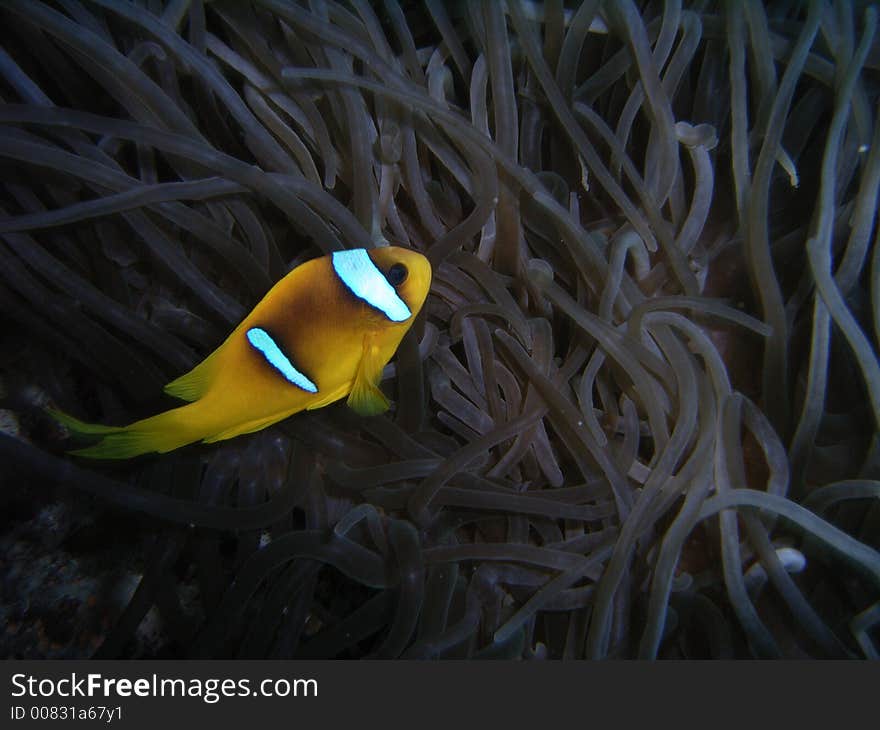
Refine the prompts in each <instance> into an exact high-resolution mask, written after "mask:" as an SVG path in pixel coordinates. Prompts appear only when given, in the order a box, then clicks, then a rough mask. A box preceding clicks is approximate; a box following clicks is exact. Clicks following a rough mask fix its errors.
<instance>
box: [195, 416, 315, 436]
mask: <svg viewBox="0 0 880 730" xmlns="http://www.w3.org/2000/svg"><path fill="white" fill-rule="evenodd" d="M300 410H302V409H300V408H295V409H294V410H292V411H285V412H283V413H275V414H274V415H271V416H266V417H265V418H257V419H255V420H253V421H247V422H246V423H237V424H235V426H233V427H232V428H227V429H226V430H225V431H221V432H219V433H215V434H213V435H211V436H206V437H205V438H203V439H202V442H203V443H206V444H213V443H215V442H217V441H225V440H226V439H231V438H234V437H235V436H241V435H243V434H246V433H253V432H254V431H259V430H261V429H264V428H266V427H267V426H271V425H272V424H273V423H278V421H283V420H284V419H285V418H287V417H288V416H292V415H293V414H294V413H297V412H298V411H300Z"/></svg>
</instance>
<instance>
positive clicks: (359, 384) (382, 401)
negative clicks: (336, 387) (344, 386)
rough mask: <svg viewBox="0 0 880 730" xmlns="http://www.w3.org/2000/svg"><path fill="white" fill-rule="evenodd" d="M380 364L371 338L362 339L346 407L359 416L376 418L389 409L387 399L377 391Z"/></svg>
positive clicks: (381, 367)
mask: <svg viewBox="0 0 880 730" xmlns="http://www.w3.org/2000/svg"><path fill="white" fill-rule="evenodd" d="M384 367H385V363H384V362H382V358H381V356H380V349H379V347H378V346H377V345H375V344H374V343H373V339H372V337H370V336H369V335H366V336H365V337H364V350H363V354H362V355H361V361H360V363H359V364H358V369H357V374H356V375H355V377H354V383H353V385H352V387H351V393H349V394H348V401H347V403H348V407H349V408H351V409H352V410H353V411H354V412H355V413H357V414H358V415H361V416H377V415H379V414H380V413H384V412H385V411H387V410H388V408H389V405H390V404H389V402H388V399H387V398H386V397H385V394H384V393H383V392H382V391H381V390H379V381H380V380H381V379H382V369H383V368H384Z"/></svg>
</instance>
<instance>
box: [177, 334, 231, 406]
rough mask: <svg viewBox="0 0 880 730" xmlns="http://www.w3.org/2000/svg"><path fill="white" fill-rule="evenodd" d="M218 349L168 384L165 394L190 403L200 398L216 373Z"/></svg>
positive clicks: (206, 390)
mask: <svg viewBox="0 0 880 730" xmlns="http://www.w3.org/2000/svg"><path fill="white" fill-rule="evenodd" d="M221 347H222V346H221ZM220 349H221V348H220V347H218V348H217V349H216V350H214V352H212V353H211V354H210V355H208V357H206V358H205V359H204V360H202V361H201V362H200V363H199V364H198V365H196V366H195V367H194V368H193V369H192V370H190V371H189V372H188V373H186V374H185V375H181V376H180V377H179V378H177V379H176V380H172V381H171V382H170V383H168V385H166V386H165V388H164V390H165V392H166V393H168V395H172V396H174V397H175V398H180V400H185V401H190V402H192V401H195V400H198V399H199V398H201V397H202V396H203V395H204V394H205V393H207V392H208V388H210V387H211V383H212V382H213V381H214V376H215V375H216V372H217V354H218V353H219V352H220Z"/></svg>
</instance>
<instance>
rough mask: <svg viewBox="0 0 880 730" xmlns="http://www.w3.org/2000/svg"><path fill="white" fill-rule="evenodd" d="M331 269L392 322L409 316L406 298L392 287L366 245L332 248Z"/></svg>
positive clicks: (403, 319)
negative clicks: (339, 249)
mask: <svg viewBox="0 0 880 730" xmlns="http://www.w3.org/2000/svg"><path fill="white" fill-rule="evenodd" d="M333 270H334V271H335V272H336V275H337V276H338V277H339V279H340V280H341V281H342V283H343V284H345V286H346V287H347V288H348V289H349V291H351V293H352V294H354V295H355V296H356V297H357V298H358V299H360V300H362V301H364V302H366V303H367V304H369V305H370V306H371V307H375V308H376V309H378V310H379V311H380V312H382V314H384V315H385V316H386V317H388V319H390V320H391V321H392V322H405V321H406V320H408V319H409V318H410V317H411V316H412V312H410V310H409V307H408V306H406V302H404V301H403V299H401V298H400V297H399V296H398V294H397V292H396V291H394V287H393V286H391V284H389V283H388V279H386V278H385V275H384V274H383V273H382V272H381V271H379V269H378V267H377V266H376V264H374V263H373V260H372V259H371V258H370V255H369V254H368V253H367V251H366V249H363V248H355V249H350V250H348V251H334V252H333Z"/></svg>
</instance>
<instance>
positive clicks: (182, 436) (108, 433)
mask: <svg viewBox="0 0 880 730" xmlns="http://www.w3.org/2000/svg"><path fill="white" fill-rule="evenodd" d="M195 405H196V404H190V405H186V406H181V407H180V408H172V409H171V410H169V411H165V412H163V413H159V414H158V415H155V416H151V417H150V418H144V419H142V420H140V421H135V422H134V423H132V424H130V425H128V426H102V425H100V424H96V423H86V422H84V421H80V420H78V419H76V418H73V417H72V416H69V415H67V414H66V413H61V412H60V411H50V413H51V415H52V416H53V417H54V418H55V419H56V420H57V421H58V422H59V423H62V424H64V425H65V426H67V428H68V429H69V430H70V431H71V432H72V433H73V434H76V435H82V436H101V437H102V438H101V440H100V441H98V442H97V443H96V444H92V445H91V446H87V447H85V448H82V449H76V450H73V451H71V452H70V453H71V454H73V455H75V456H85V457H88V458H91V459H129V458H131V457H133V456H140V455H141V454H148V453H151V452H156V451H158V452H159V453H164V452H166V451H172V450H173V449H177V448H179V447H181V446H185V445H186V444H191V443H193V442H194V441H199V440H201V439H202V438H204V436H205V435H206V434H207V433H209V432H210V431H209V430H208V431H206V430H205V428H204V427H203V426H202V424H200V420H201V419H199V418H198V413H197V412H192V410H193V406H195Z"/></svg>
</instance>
